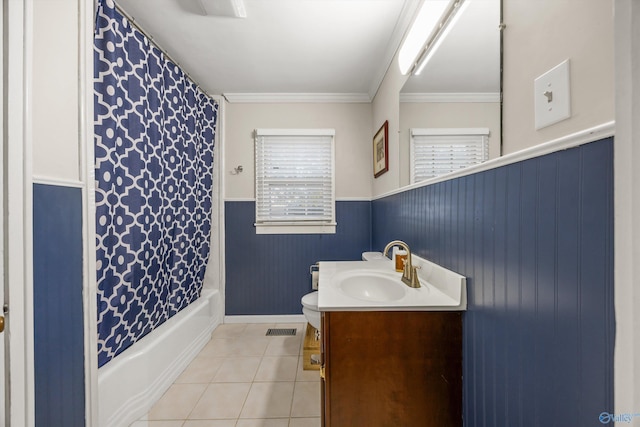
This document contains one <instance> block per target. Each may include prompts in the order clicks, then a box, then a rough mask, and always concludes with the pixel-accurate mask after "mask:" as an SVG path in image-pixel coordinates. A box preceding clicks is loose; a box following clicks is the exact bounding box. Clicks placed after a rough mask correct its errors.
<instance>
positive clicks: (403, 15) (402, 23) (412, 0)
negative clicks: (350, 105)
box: [369, 0, 421, 99]
mask: <svg viewBox="0 0 640 427" xmlns="http://www.w3.org/2000/svg"><path fill="white" fill-rule="evenodd" d="M420 4H421V2H420V1H418V0H406V1H405V2H404V5H403V6H402V10H401V11H400V15H399V16H398V20H397V21H396V26H395V27H394V29H393V33H391V37H390V38H389V43H388V44H387V49H386V51H385V53H384V57H383V60H382V61H381V62H380V64H381V65H380V67H379V68H378V71H377V72H376V74H375V76H374V78H373V82H372V83H371V87H370V88H369V97H370V98H371V99H373V98H375V96H376V93H377V92H378V89H379V88H380V85H381V84H382V81H383V80H384V77H385V76H386V74H387V71H388V70H389V68H391V67H392V66H394V59H395V56H396V52H397V51H398V49H399V48H400V42H402V39H403V38H404V36H405V33H406V32H407V31H408V29H409V25H410V24H411V22H412V20H413V17H414V16H415V14H416V13H417V11H418V6H420ZM395 66H397V64H395Z"/></svg>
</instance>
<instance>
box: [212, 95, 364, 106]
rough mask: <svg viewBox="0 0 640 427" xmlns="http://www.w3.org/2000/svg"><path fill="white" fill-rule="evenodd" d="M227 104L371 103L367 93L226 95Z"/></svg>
mask: <svg viewBox="0 0 640 427" xmlns="http://www.w3.org/2000/svg"><path fill="white" fill-rule="evenodd" d="M222 96H223V97H224V98H225V99H226V100H227V102H229V103H232V104H240V103H369V102H371V97H370V96H369V94H366V93H225V94H223V95H222Z"/></svg>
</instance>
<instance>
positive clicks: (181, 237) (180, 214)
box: [94, 0, 218, 366]
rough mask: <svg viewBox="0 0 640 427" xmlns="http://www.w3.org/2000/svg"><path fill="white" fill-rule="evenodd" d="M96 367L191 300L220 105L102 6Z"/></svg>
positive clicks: (206, 240)
mask: <svg viewBox="0 0 640 427" xmlns="http://www.w3.org/2000/svg"><path fill="white" fill-rule="evenodd" d="M94 45H95V55H94V73H95V109H94V117H95V132H96V135H95V138H96V141H95V142H96V143H95V158H96V181H97V182H96V228H97V230H96V232H97V239H96V240H97V242H96V246H97V260H96V262H97V270H98V280H97V286H98V365H99V366H103V365H104V364H106V363H107V362H109V361H110V360H112V359H113V358H114V357H115V356H117V355H118V354H120V353H121V352H122V351H123V350H125V349H126V348H128V347H129V346H131V345H132V344H133V343H135V342H136V341H138V340H139V339H140V338H142V337H143V336H145V335H147V334H148V333H149V332H151V331H152V330H154V329H155V328H157V327H158V326H159V325H160V324H162V323H164V322H165V321H166V320H167V319H168V318H170V317H172V316H173V315H175V314H176V313H178V312H179V311H180V310H182V309H183V308H185V307H187V306H188V305H189V304H190V303H192V302H193V301H195V300H196V299H197V298H198V297H199V296H200V292H201V290H202V284H203V278H204V273H205V268H206V264H207V260H208V257H209V249H210V247H209V245H210V232H211V213H212V212H211V209H212V200H211V197H212V188H213V187H212V186H213V149H214V139H215V132H216V125H217V115H218V103H217V102H215V101H214V100H212V99H211V98H210V97H208V96H207V95H206V94H204V93H203V92H202V91H201V90H200V89H199V88H198V87H197V86H196V85H195V84H194V83H193V82H192V81H190V80H189V79H188V77H187V76H186V75H185V73H184V72H183V71H182V70H181V69H180V68H179V67H178V66H177V65H175V64H173V63H172V62H171V61H169V60H168V59H167V58H166V57H165V55H164V54H163V53H162V52H161V51H160V50H159V49H158V48H156V47H155V46H154V45H153V44H152V43H150V41H149V40H148V39H147V37H146V36H145V35H144V34H142V33H141V32H140V31H138V30H137V29H135V28H133V27H132V25H131V23H130V22H129V21H128V20H127V19H126V18H125V17H123V16H122V15H121V14H120V13H119V12H118V11H117V10H116V9H115V6H114V3H113V2H112V1H111V0H105V1H103V2H99V5H98V11H97V19H96V33H95V38H94Z"/></svg>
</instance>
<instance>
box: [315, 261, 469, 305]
mask: <svg viewBox="0 0 640 427" xmlns="http://www.w3.org/2000/svg"><path fill="white" fill-rule="evenodd" d="M412 262H413V265H414V266H419V267H421V268H420V269H419V270H418V277H419V278H420V282H421V285H422V286H421V287H420V288H411V287H409V286H407V285H405V284H404V283H402V281H401V280H400V278H401V276H402V273H397V272H396V271H395V268H394V264H393V262H392V261H391V260H389V259H387V258H385V259H383V260H378V261H321V262H320V263H319V271H320V274H319V281H318V309H319V310H320V311H463V310H466V309H467V292H466V278H465V277H464V276H461V275H459V274H457V273H454V272H452V271H450V270H447V269H445V268H443V267H441V266H439V265H437V264H434V263H432V262H430V261H427V260H424V259H423V258H420V257H418V256H415V255H413V256H412ZM359 274H363V275H367V274H374V275H377V276H379V277H385V278H388V279H387V280H391V281H395V280H396V278H397V281H398V283H399V284H401V285H402V287H401V289H402V290H403V291H404V295H403V296H402V297H400V298H394V300H392V301H386V300H384V301H374V300H370V299H365V298H357V297H353V296H351V295H348V294H347V293H346V292H345V291H343V289H342V288H341V281H342V280H343V279H344V278H345V277H347V276H350V277H353V276H357V275H359ZM392 285H393V284H392ZM392 287H394V288H398V287H396V286H392ZM396 290H397V289H396ZM400 292H401V291H400Z"/></svg>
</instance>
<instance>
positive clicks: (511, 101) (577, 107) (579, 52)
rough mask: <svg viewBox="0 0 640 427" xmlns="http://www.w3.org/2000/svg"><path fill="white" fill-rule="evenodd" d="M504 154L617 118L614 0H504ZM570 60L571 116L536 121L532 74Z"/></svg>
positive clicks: (535, 75) (538, 73)
mask: <svg viewBox="0 0 640 427" xmlns="http://www.w3.org/2000/svg"><path fill="white" fill-rule="evenodd" d="M503 15H504V24H505V25H506V28H505V30H504V53H503V58H504V59H503V60H504V86H503V92H504V98H503V100H504V109H503V114H504V115H503V144H504V145H503V148H504V151H503V154H509V153H513V152H514V151H519V150H522V149H524V148H527V147H531V146H533V145H537V144H540V143H543V142H546V141H550V140H553V139H556V138H559V137H562V136H565V135H569V134H572V133H575V132H578V131H581V130H584V129H588V128H591V127H593V126H597V125H599V124H602V123H606V122H609V121H611V120H613V119H614V116H615V111H614V55H613V52H614V40H613V39H614V31H613V30H614V26H613V0H562V1H558V0H535V1H532V0H504V2H503ZM565 59H569V60H570V69H571V74H570V78H571V118H569V119H567V120H564V121H562V122H559V123H557V124H555V125H551V126H549V127H547V128H543V129H541V130H539V131H536V130H535V127H534V105H533V95H534V92H533V82H534V79H536V78H537V77H539V76H540V75H542V74H544V73H546V72H547V71H548V70H550V69H551V68H553V67H555V66H556V65H558V64H560V63H561V62H562V61H564V60H565Z"/></svg>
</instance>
